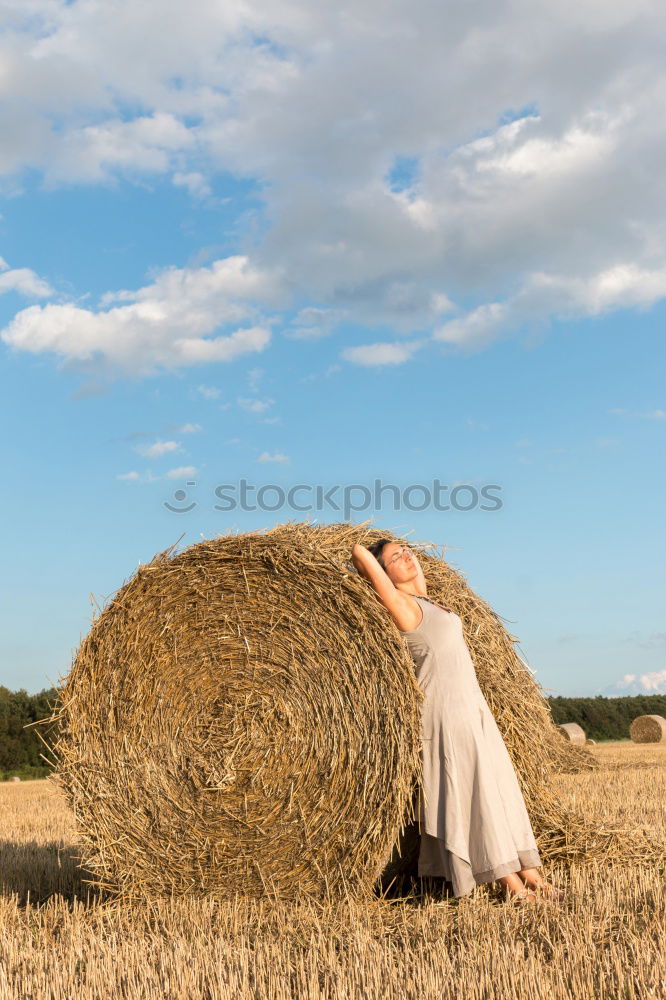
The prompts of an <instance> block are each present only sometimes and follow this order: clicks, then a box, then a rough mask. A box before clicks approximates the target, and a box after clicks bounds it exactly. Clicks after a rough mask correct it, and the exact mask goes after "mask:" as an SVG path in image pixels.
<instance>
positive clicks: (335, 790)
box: [53, 522, 664, 901]
mask: <svg viewBox="0 0 666 1000" xmlns="http://www.w3.org/2000/svg"><path fill="white" fill-rule="evenodd" d="M383 534H387V533H386V532H381V531H379V530H378V529H373V528H368V527H367V525H350V524H339V525H312V524H310V523H307V522H306V523H289V524H283V525H278V526H277V527H274V528H271V529H270V530H267V531H257V532H250V533H247V534H230V535H225V536H221V537H219V538H217V539H214V540H209V541H204V542H201V543H197V544H196V545H192V546H190V547H189V548H186V549H185V550H184V551H182V552H180V553H177V554H174V552H173V548H172V549H169V550H167V551H166V552H163V553H158V554H157V555H156V556H155V557H154V558H153V560H152V561H151V562H150V563H148V564H146V565H143V566H141V567H139V569H138V570H137V572H136V573H135V574H134V576H133V577H132V578H131V579H130V580H129V581H127V582H126V583H125V584H124V585H123V586H122V587H121V588H120V589H119V590H118V592H117V593H116V594H115V596H114V597H113V598H112V599H111V600H110V601H109V603H108V604H107V606H106V607H105V608H104V609H103V610H102V611H101V613H100V614H99V616H98V617H97V618H96V619H95V620H94V622H93V625H92V627H91V629H90V631H89V633H88V635H87V636H86V637H85V639H84V641H83V642H82V644H81V646H80V648H79V650H78V652H77V654H76V656H75V658H74V663H73V665H72V669H71V671H70V673H69V676H68V677H67V678H66V680H65V683H64V685H63V687H62V690H61V692H60V706H59V710H58V717H59V722H60V727H61V728H60V735H59V738H58V739H57V741H56V742H55V743H54V747H53V751H54V756H55V760H56V762H57V765H58V774H59V778H60V781H61V783H62V787H63V788H64V790H65V793H66V795H67V798H68V801H69V803H70V806H71V807H72V809H73V811H74V813H75V815H76V818H77V822H78V829H79V831H80V836H81V849H82V855H83V857H84V859H85V863H86V865H87V867H88V868H89V870H90V872H91V873H92V874H93V875H94V876H95V881H96V884H97V885H98V886H99V887H102V888H105V889H107V890H113V891H114V892H116V893H118V894H119V895H121V896H123V897H124V898H125V899H127V898H128V897H130V896H133V897H139V898H141V899H145V898H146V897H147V896H154V897H155V898H159V897H160V896H161V895H163V894H164V893H167V894H169V895H185V896H190V895H192V894H193V893H201V894H204V895H205V894H208V893H210V892H213V893H215V894H216V895H218V896H219V897H223V896H232V895H234V894H236V893H238V892H241V891H242V892H244V893H246V894H247V895H253V896H256V897H258V898H263V897H265V896H266V895H271V896H273V897H274V898H282V899H285V900H289V901H290V900H293V899H294V897H295V896H296V895H297V894H298V895H309V896H312V897H313V898H314V899H323V898H330V897H331V896H332V895H336V894H337V895H338V896H341V897H343V898H349V897H353V898H356V899H358V900H363V899H367V898H369V897H370V896H371V895H372V893H373V891H374V890H375V887H376V885H377V883H378V881H380V882H381V884H382V885H383V886H386V885H388V884H390V883H391V881H392V880H393V879H395V878H398V879H403V878H404V877H406V876H409V875H410V874H411V872H412V871H413V870H414V863H415V857H416V854H417V852H418V835H417V831H416V824H415V822H414V818H415V811H414V808H415V802H416V799H415V796H416V795H417V794H418V785H419V776H420V748H421V743H420V727H419V704H420V699H421V698H422V695H421V692H420V690H419V688H418V685H417V684H416V680H415V677H414V671H413V664H412V661H411V657H410V655H409V653H408V650H407V647H406V644H405V642H404V640H403V638H402V636H401V635H400V633H399V632H398V630H397V629H396V627H395V625H394V624H393V622H392V620H391V618H390V615H389V614H388V612H387V611H386V610H385V609H384V608H383V607H382V606H381V605H380V604H379V602H378V600H377V598H376V596H375V594H374V592H373V591H372V589H371V588H370V587H369V585H368V584H367V583H366V582H365V581H364V580H363V579H362V578H361V577H359V576H358V575H357V574H356V573H355V572H354V571H353V569H352V568H351V567H350V553H351V549H352V546H353V544H354V542H356V541H361V542H363V543H364V544H366V545H367V544H370V543H371V542H372V541H375V540H376V539H378V538H380V537H382V535H383ZM389 534H390V533H389ZM392 537H396V538H397V536H392ZM410 544H411V545H412V547H413V548H414V549H415V550H416V551H417V553H418V556H419V559H420V561H421V564H422V566H423V570H424V574H425V577H426V580H427V584H428V592H429V593H430V594H431V596H432V597H434V598H435V599H436V600H440V601H442V602H444V603H446V604H447V605H448V606H450V607H452V608H453V609H454V610H455V611H456V612H457V613H458V614H459V615H460V616H461V619H462V622H463V628H464V631H465V636H466V639H467V642H468V645H469V647H470V651H471V653H472V657H473V659H474V663H475V666H476V671H477V675H478V678H479V683H480V685H481V688H482V690H483V692H484V695H485V697H486V699H487V701H488V704H489V705H490V707H491V710H492V711H493V712H494V714H495V717H496V719H497V723H498V726H499V728H500V730H501V732H502V735H503V737H504V740H505V743H506V745H507V748H508V750H509V752H510V754H511V757H512V760H513V763H514V766H515V769H516V773H517V774H518V777H519V780H520V782H521V785H522V788H523V790H524V793H525V797H526V805H527V808H528V811H529V814H530V819H531V821H532V825H533V828H534V831H535V835H536V837H537V843H538V846H539V850H540V853H541V856H542V858H544V860H549V861H558V860H560V861H563V862H565V861H566V862H570V861H575V860H595V859H596V860H598V861H607V860H608V861H610V860H613V859H616V860H617V859H627V858H633V859H636V860H645V859H647V858H652V859H653V860H659V859H661V858H663V856H664V845H663V843H661V842H659V841H658V840H655V839H654V838H651V837H650V836H649V835H647V834H645V833H644V832H643V831H641V830H640V829H638V828H637V827H635V826H634V825H632V826H631V827H630V828H628V829H627V828H623V827H614V826H613V825H612V824H606V823H597V822H590V821H589V818H588V817H587V816H586V815H585V812H584V811H574V810H571V809H568V808H567V807H566V806H564V805H563V803H562V802H561V801H560V799H559V797H558V795H557V794H556V792H555V791H554V789H553V787H552V783H551V778H552V776H553V775H555V774H561V773H563V772H570V773H576V772H580V771H582V772H585V771H593V770H595V768H596V762H595V760H594V758H593V757H592V756H591V755H590V754H589V752H588V751H587V749H585V748H584V747H578V746H574V745H572V744H571V743H567V741H566V740H565V739H564V738H563V736H562V733H561V732H560V731H559V730H558V728H557V727H556V726H555V725H554V723H553V721H552V718H551V715H550V711H549V708H548V705H547V702H546V701H545V699H544V698H543V695H542V693H541V691H540V689H539V686H538V684H537V683H536V681H535V679H534V677H533V675H532V673H531V671H530V670H529V669H528V668H527V666H526V665H525V664H524V662H523V661H522V660H521V658H520V657H519V656H518V655H517V653H516V650H515V648H514V646H515V643H516V641H517V640H516V639H515V637H514V636H511V635H510V634H509V633H508V632H507V631H506V629H505V628H504V626H503V623H502V621H501V620H500V618H499V617H498V615H497V614H496V613H495V612H494V611H493V609H492V608H491V607H490V606H489V605H488V604H487V603H486V602H485V601H484V600H483V599H482V598H481V597H480V596H479V595H477V594H475V593H474V591H473V590H472V589H471V588H470V587H469V585H468V584H467V582H466V580H465V578H464V576H463V574H462V573H460V572H459V571H458V570H456V569H455V568H454V567H453V566H452V565H450V564H449V563H448V562H447V561H446V560H445V559H444V557H443V554H442V553H441V552H440V551H439V550H437V548H436V547H435V546H433V545H432V543H418V542H414V541H412V540H411V539H410Z"/></svg>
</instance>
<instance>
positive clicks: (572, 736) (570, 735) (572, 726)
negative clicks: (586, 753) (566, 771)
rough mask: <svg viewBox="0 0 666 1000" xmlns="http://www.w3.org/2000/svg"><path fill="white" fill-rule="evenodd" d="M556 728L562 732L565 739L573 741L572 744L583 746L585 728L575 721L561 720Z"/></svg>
mask: <svg viewBox="0 0 666 1000" xmlns="http://www.w3.org/2000/svg"><path fill="white" fill-rule="evenodd" d="M558 729H559V730H560V731H561V732H562V735H563V736H564V737H565V739H567V740H569V742H570V743H573V744H574V746H577V747H584V746H585V740H586V737H585V730H584V729H583V727H582V726H579V725H578V723H577V722H563V723H562V724H561V725H560V726H558Z"/></svg>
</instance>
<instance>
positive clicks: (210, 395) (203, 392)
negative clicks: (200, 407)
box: [197, 385, 222, 399]
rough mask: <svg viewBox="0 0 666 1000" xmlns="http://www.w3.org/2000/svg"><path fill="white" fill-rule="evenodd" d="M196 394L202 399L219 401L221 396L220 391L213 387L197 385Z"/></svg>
mask: <svg viewBox="0 0 666 1000" xmlns="http://www.w3.org/2000/svg"><path fill="white" fill-rule="evenodd" d="M197 392H198V393H199V395H200V396H203V398H204V399H219V398H220V396H221V395H222V392H221V390H220V389H218V388H217V387H216V386H214V385H198V386H197Z"/></svg>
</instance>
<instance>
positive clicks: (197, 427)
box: [176, 424, 203, 434]
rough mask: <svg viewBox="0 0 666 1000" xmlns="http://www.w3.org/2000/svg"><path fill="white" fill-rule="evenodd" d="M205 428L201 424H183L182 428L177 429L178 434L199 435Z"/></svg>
mask: <svg viewBox="0 0 666 1000" xmlns="http://www.w3.org/2000/svg"><path fill="white" fill-rule="evenodd" d="M202 430H203V427H202V426H201V424H182V425H181V426H180V427H177V428H176V433H177V434H198V433H199V431H202Z"/></svg>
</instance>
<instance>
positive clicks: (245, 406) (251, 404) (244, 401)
mask: <svg viewBox="0 0 666 1000" xmlns="http://www.w3.org/2000/svg"><path fill="white" fill-rule="evenodd" d="M274 402H275V400H274V399H248V398H246V397H242V396H241V397H239V398H238V399H237V403H238V405H239V406H240V408H241V409H242V410H247V412H248V413H263V412H264V410H267V409H268V407H269V406H272V405H273V403H274Z"/></svg>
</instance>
